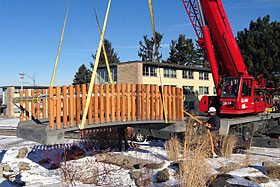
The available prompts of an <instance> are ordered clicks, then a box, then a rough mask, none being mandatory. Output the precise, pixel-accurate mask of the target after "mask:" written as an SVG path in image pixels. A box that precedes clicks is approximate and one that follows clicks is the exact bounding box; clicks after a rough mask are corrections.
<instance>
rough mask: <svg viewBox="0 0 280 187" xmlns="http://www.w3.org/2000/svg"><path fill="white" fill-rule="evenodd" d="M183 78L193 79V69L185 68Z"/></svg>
mask: <svg viewBox="0 0 280 187" xmlns="http://www.w3.org/2000/svg"><path fill="white" fill-rule="evenodd" d="M183 79H193V71H189V70H183Z"/></svg>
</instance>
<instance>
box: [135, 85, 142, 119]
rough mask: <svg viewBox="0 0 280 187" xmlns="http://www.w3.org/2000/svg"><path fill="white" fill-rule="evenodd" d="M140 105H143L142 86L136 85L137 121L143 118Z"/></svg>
mask: <svg viewBox="0 0 280 187" xmlns="http://www.w3.org/2000/svg"><path fill="white" fill-rule="evenodd" d="M140 103H141V85H140V84H137V85H136V119H137V120H140V118H141V116H140V115H141V110H140V106H141V104H140Z"/></svg>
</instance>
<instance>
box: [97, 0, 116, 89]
mask: <svg viewBox="0 0 280 187" xmlns="http://www.w3.org/2000/svg"><path fill="white" fill-rule="evenodd" d="M92 4H93V9H94V14H95V17H96V22H97V25H98V30H99V34H100V36H101V34H102V33H101V29H100V24H99V21H98V16H97V12H96V8H95V4H94V0H92ZM102 48H103V51H104V57H105V61H106V66H107V71H108V75H109V79H110V83H111V84H114V82H113V79H112V75H111V70H110V66H109V61H108V57H107V53H106V50H105V46H104V42H102Z"/></svg>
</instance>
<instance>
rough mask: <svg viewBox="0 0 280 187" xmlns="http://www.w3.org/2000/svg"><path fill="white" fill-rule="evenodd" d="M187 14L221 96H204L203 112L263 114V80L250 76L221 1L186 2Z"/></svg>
mask: <svg viewBox="0 0 280 187" xmlns="http://www.w3.org/2000/svg"><path fill="white" fill-rule="evenodd" d="M183 3H184V6H185V8H186V10H187V14H188V16H189V18H190V20H191V23H192V25H193V27H194V30H195V33H196V35H197V37H198V43H199V45H200V47H201V48H202V49H204V51H205V52H206V54H207V58H208V61H209V63H210V66H211V71H212V75H213V80H214V84H215V87H216V90H217V96H204V97H203V98H202V99H201V101H200V105H199V110H200V112H206V111H208V108H209V107H210V106H215V107H216V108H218V109H219V112H220V114H255V113H263V112H264V111H265V110H266V108H267V106H268V104H267V101H266V97H265V96H264V95H263V90H264V89H266V88H265V85H264V82H263V80H262V79H260V80H256V79H255V78H254V77H253V76H250V75H248V72H247V68H246V66H245V64H244V61H243V59H242V56H241V53H240V51H239V48H238V45H237V43H236V40H235V38H234V35H233V32H232V29H231V27H230V24H229V21H228V18H227V16H226V13H225V10H224V7H223V5H222V2H221V0H188V1H186V0H183Z"/></svg>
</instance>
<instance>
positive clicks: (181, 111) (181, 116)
mask: <svg viewBox="0 0 280 187" xmlns="http://www.w3.org/2000/svg"><path fill="white" fill-rule="evenodd" d="M179 102H180V120H184V92H183V88H181V89H180V101H179Z"/></svg>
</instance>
